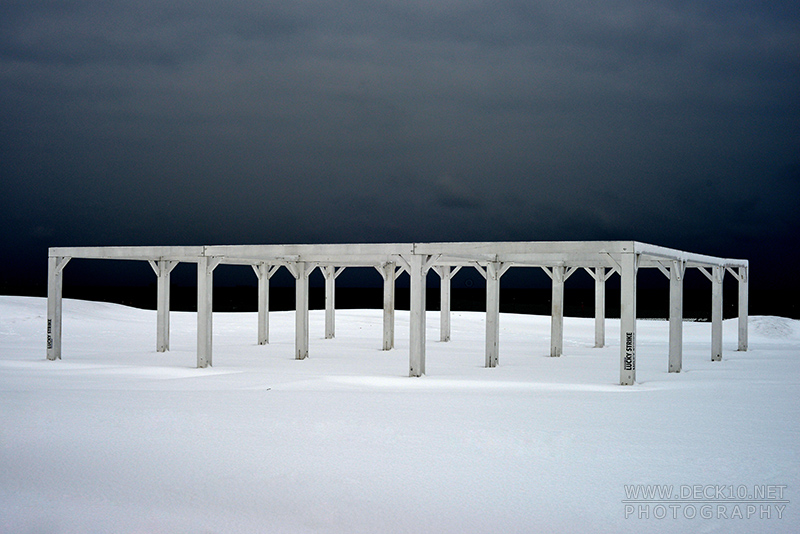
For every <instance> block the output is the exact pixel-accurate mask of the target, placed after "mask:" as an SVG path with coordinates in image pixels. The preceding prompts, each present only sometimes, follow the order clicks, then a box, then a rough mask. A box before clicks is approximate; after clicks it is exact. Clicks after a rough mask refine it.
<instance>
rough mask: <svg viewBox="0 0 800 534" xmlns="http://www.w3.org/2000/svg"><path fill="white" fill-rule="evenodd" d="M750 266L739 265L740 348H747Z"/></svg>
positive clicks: (742, 349)
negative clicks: (748, 278)
mask: <svg viewBox="0 0 800 534" xmlns="http://www.w3.org/2000/svg"><path fill="white" fill-rule="evenodd" d="M748 274H749V273H748V267H739V276H738V278H739V350H741V351H746V350H747V316H748V313H749V311H748V309H747V308H748V302H747V299H748V287H747V285H748V280H747V277H748Z"/></svg>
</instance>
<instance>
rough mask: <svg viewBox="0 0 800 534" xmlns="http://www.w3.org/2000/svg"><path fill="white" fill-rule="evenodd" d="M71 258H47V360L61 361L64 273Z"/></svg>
mask: <svg viewBox="0 0 800 534" xmlns="http://www.w3.org/2000/svg"><path fill="white" fill-rule="evenodd" d="M69 260H70V258H60V257H53V256H50V257H49V258H47V359H48V360H60V359H61V316H62V294H63V288H64V279H63V271H64V267H65V266H66V265H67V262H68V261H69Z"/></svg>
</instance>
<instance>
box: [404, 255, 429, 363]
mask: <svg viewBox="0 0 800 534" xmlns="http://www.w3.org/2000/svg"><path fill="white" fill-rule="evenodd" d="M425 259H426V257H425V256H423V255H420V254H411V257H410V258H409V260H410V261H409V262H408V264H409V267H410V272H409V275H410V276H411V288H410V289H411V306H410V307H411V310H410V314H409V315H410V323H411V324H410V325H409V326H410V332H409V356H408V360H409V364H408V367H409V372H408V375H409V376H422V375H424V374H425V283H426V280H425V274H426V272H425Z"/></svg>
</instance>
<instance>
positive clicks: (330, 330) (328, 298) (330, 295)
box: [321, 265, 344, 339]
mask: <svg viewBox="0 0 800 534" xmlns="http://www.w3.org/2000/svg"><path fill="white" fill-rule="evenodd" d="M321 270H322V276H324V277H325V339H333V338H334V336H335V335H336V277H337V276H339V274H341V272H342V271H343V270H344V267H340V268H339V270H338V271H337V269H336V267H335V266H333V265H328V266H326V267H324V268H321Z"/></svg>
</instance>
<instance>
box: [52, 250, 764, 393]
mask: <svg viewBox="0 0 800 534" xmlns="http://www.w3.org/2000/svg"><path fill="white" fill-rule="evenodd" d="M72 258H88V259H115V260H140V261H148V262H149V263H150V265H151V266H152V267H153V270H154V271H155V273H156V275H157V277H158V283H157V321H158V325H157V328H156V335H157V341H156V349H157V350H158V351H160V352H164V351H166V350H169V288H170V273H171V272H172V270H173V269H174V268H175V266H176V265H178V263H180V262H185V263H195V264H197V367H207V366H209V365H211V353H212V324H213V321H212V308H213V304H212V288H213V273H214V269H215V268H216V267H217V266H218V265H220V264H223V263H224V264H238V265H251V266H252V267H253V270H254V271H255V273H256V276H257V277H258V343H259V344H266V343H268V342H269V279H270V278H271V277H272V275H274V274H275V272H276V271H277V270H278V269H280V268H281V267H285V268H286V269H288V270H289V272H291V274H292V275H293V276H294V278H295V280H296V285H295V288H296V289H295V295H296V297H295V303H296V321H295V358H297V359H300V360H302V359H304V358H306V357H307V356H308V342H309V330H308V312H309V305H308V289H309V284H308V277H309V275H310V274H311V273H312V272H313V271H314V269H316V268H319V269H320V270H321V271H322V274H323V276H324V278H325V337H326V338H332V337H333V336H334V324H335V323H334V313H335V305H334V298H335V294H334V291H335V279H336V277H337V276H339V274H341V272H342V271H343V270H344V269H345V268H347V267H374V268H375V269H377V270H378V272H379V273H380V274H381V276H382V277H383V280H384V291H383V297H384V298H383V311H384V313H383V349H384V350H391V349H392V348H393V347H394V288H395V280H396V279H397V277H398V276H399V275H400V274H401V273H402V272H403V271H405V272H407V273H408V274H409V276H410V279H411V307H410V335H409V337H410V343H409V376H421V375H423V374H425V291H426V276H427V273H428V271H429V270H430V269H433V270H434V271H435V272H436V273H437V274H438V275H439V276H440V277H441V341H449V340H450V280H451V278H452V276H453V275H454V274H455V273H456V272H457V271H458V270H459V269H461V268H463V267H471V268H474V269H477V270H478V272H480V273H481V275H482V276H484V277H485V278H486V367H495V366H496V365H497V364H498V361H499V337H500V322H499V314H500V278H501V277H502V276H503V274H504V273H505V272H506V271H507V270H508V269H509V268H512V267H538V268H541V269H543V270H544V271H545V272H546V273H547V275H548V276H549V277H550V278H551V279H552V290H553V298H552V317H551V337H550V355H551V356H561V354H562V348H563V318H564V306H563V304H564V282H565V281H566V280H567V278H569V277H570V276H571V275H572V274H573V273H574V272H575V271H577V270H578V269H585V270H586V271H587V272H588V273H589V274H590V275H591V276H592V277H593V278H594V280H595V346H596V347H603V346H604V344H605V282H606V280H607V279H608V278H609V277H610V276H611V275H613V274H614V273H616V274H619V276H620V278H621V282H620V283H621V291H620V384H622V385H630V384H633V383H634V382H635V380H636V279H637V272H638V270H639V269H642V268H655V269H658V270H660V271H661V272H662V273H663V274H664V275H665V276H666V277H667V278H668V279H669V280H670V285H669V287H670V290H669V293H670V299H669V302H670V304H669V308H670V312H669V325H670V326H669V365H668V367H669V372H680V370H681V366H682V362H681V360H682V350H683V347H682V345H683V328H682V321H683V278H684V273H685V271H686V269H687V268H696V269H698V270H700V272H702V273H703V274H704V275H705V276H706V277H707V278H708V279H709V280H710V281H711V287H712V292H711V293H712V298H711V301H712V317H711V325H712V326H711V359H712V360H713V361H719V360H721V359H722V283H723V280H724V277H725V274H726V272H727V273H730V274H731V275H732V276H734V277H735V278H736V279H737V280H738V282H739V344H738V349H739V350H740V351H745V350H747V307H748V303H747V297H748V262H747V260H733V259H724V258H716V257H712V256H705V255H701V254H692V253H688V252H682V251H679V250H673V249H668V248H664V247H659V246H655V245H648V244H645V243H639V242H636V241H574V242H486V243H405V244H340V245H222V246H193V247H175V246H164V247H77V248H51V249H49V264H48V265H49V268H48V285H47V287H48V289H47V359H49V360H57V359H61V299H62V298H61V295H62V274H63V270H64V267H65V266H66V265H67V262H68V261H69V260H70V259H72Z"/></svg>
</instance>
